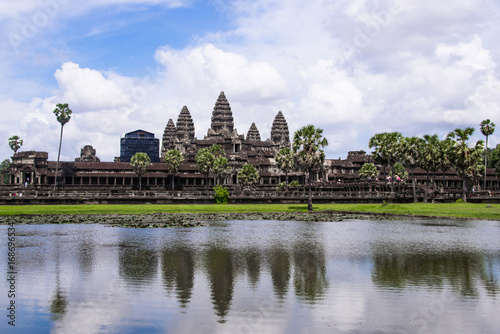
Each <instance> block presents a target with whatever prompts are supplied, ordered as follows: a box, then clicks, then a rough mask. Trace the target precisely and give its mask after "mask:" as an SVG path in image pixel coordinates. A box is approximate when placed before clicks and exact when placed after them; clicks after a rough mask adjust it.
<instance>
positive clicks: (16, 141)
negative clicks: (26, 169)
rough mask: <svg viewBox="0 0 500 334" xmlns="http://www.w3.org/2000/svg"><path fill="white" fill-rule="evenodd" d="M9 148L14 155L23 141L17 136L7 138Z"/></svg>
mask: <svg viewBox="0 0 500 334" xmlns="http://www.w3.org/2000/svg"><path fill="white" fill-rule="evenodd" d="M9 146H10V148H11V149H12V151H14V154H16V153H17V151H18V150H19V149H20V148H21V146H23V140H22V139H21V138H20V137H19V136H12V137H10V138H9Z"/></svg>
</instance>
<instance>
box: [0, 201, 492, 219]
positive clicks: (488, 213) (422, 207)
mask: <svg viewBox="0 0 500 334" xmlns="http://www.w3.org/2000/svg"><path fill="white" fill-rule="evenodd" d="M314 210H315V211H325V210H333V211H351V212H373V213H390V214H402V215H407V214H411V215H424V216H439V217H461V218H475V219H494V220H500V204H491V207H487V204H472V203H451V204H430V203H411V204H389V205H386V206H382V205H381V204H314ZM297 211H307V205H306V204H295V205H290V204H241V205H240V204H226V205H215V204H213V205H203V204H200V205H153V204H135V205H108V204H97V205H91V204H89V205H23V206H15V205H12V206H8V205H5V206H0V216H2V215H20V214H147V213H155V212H173V213H175V212H177V213H189V212H192V213H197V212H203V213H210V212H214V213H215V212H297Z"/></svg>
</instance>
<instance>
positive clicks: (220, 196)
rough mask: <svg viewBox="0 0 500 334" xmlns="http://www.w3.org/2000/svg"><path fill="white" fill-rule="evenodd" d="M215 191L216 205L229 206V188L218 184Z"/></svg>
mask: <svg viewBox="0 0 500 334" xmlns="http://www.w3.org/2000/svg"><path fill="white" fill-rule="evenodd" d="M214 190H215V194H214V198H215V204H227V203H228V198H229V192H228V191H227V188H225V187H223V186H221V185H220V184H218V185H216V186H215V187H214Z"/></svg>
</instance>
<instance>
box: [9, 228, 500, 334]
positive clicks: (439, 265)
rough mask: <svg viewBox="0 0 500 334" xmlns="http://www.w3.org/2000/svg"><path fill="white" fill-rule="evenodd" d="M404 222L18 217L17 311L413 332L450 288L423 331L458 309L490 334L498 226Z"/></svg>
mask: <svg viewBox="0 0 500 334" xmlns="http://www.w3.org/2000/svg"><path fill="white" fill-rule="evenodd" d="M399 224H400V225H398V223H397V222H382V223H380V222H369V221H368V222H344V223H315V224H312V223H300V222H272V223H271V222H265V223H263V222H244V223H243V222H229V223H227V224H222V225H221V226H212V227H206V228H195V229H165V230H155V231H154V232H151V230H125V229H117V228H108V227H104V226H96V225H94V226H83V225H81V226H80V225H76V226H45V227H44V226H22V227H18V229H19V230H20V233H19V235H20V237H19V245H21V246H20V247H19V248H18V253H17V258H18V272H19V273H20V274H19V275H20V277H19V282H23V283H19V284H20V286H19V287H18V289H19V290H20V291H23V293H24V295H25V296H31V297H30V298H32V300H29V299H25V300H19V303H20V307H24V309H25V310H29V311H25V312H33V315H28V316H26V317H25V319H29V318H30V317H31V318H34V317H40V318H43V317H46V318H47V319H50V321H49V320H46V321H49V322H47V325H46V327H43V326H40V323H38V324H37V325H36V326H38V327H36V326H34V327H33V328H28V329H27V331H28V332H30V331H31V332H35V333H36V332H40V333H44V332H49V331H50V330H52V331H53V332H54V333H58V332H65V331H66V332H74V333H78V332H99V333H123V332H134V328H135V330H139V329H141V330H146V329H147V330H146V331H150V332H165V331H168V332H174V333H175V332H200V331H205V332H207V333H215V332H217V333H218V332H262V331H271V329H272V331H273V332H289V331H291V332H297V331H299V330H298V328H302V329H304V331H312V330H314V331H317V332H335V329H336V330H338V331H340V332H373V331H375V332H377V331H379V332H387V331H390V332H397V331H400V332H405V331H406V332H415V331H418V330H421V329H422V328H416V327H412V326H414V324H416V323H417V324H418V323H422V321H420V320H421V319H420V318H418V317H419V316H420V313H419V312H420V310H422V309H424V310H425V308H426V307H427V308H428V307H429V305H433V304H429V303H432V301H433V300H439V298H440V296H442V295H443V293H446V294H449V295H453V296H454V298H448V299H447V300H449V301H450V302H448V304H447V305H448V306H447V307H449V305H453V312H451V311H450V312H449V314H446V312H445V311H443V312H442V313H443V314H444V315H442V314H438V315H437V316H434V317H433V318H432V321H433V322H432V323H431V322H429V318H422V319H424V320H426V321H428V322H427V323H426V326H427V327H426V328H427V329H429V330H431V331H439V329H440V328H446V327H447V326H451V325H450V324H451V323H453V321H456V318H457V317H458V316H459V317H463V318H464V319H466V321H467V326H469V327H468V329H469V331H470V332H474V331H478V330H479V331H484V330H486V331H490V332H495V330H496V329H498V322H496V321H497V320H495V319H496V318H494V317H493V316H492V314H496V313H497V311H498V309H499V307H500V298H498V297H499V296H500V285H499V279H500V229H498V226H497V225H495V224H494V223H488V222H484V224H475V225H474V227H471V226H469V225H467V224H465V223H464V224H461V225H457V226H452V225H446V224H444V225H443V224H439V223H438V222H437V223H435V224H434V225H432V224H429V223H425V224H418V223H411V222H410V223H408V222H401V223H399ZM401 224H403V225H401ZM465 229H467V233H464V230H465ZM4 242H5V240H1V239H0V247H1V249H2V251H3V252H4V249H5V243H4ZM33 259H36V261H35V260H33ZM1 266H3V267H1V268H3V270H4V272H5V273H7V268H6V267H5V265H4V264H1ZM28 281H29V282H30V283H31V285H30V284H25V283H24V282H28ZM4 284H5V282H4ZM23 284H24V285H23ZM5 291H6V290H5ZM2 298H5V297H2ZM429 300H430V302H429ZM1 301H2V302H4V300H3V299H2V300H1ZM472 301H474V302H476V304H469V302H472ZM478 301H481V303H478ZM22 303H24V304H22ZM21 305H24V306H21ZM30 305H42V306H41V309H36V308H31V307H30ZM478 305H480V307H481V309H478V308H477V307H479V306H478ZM478 312H481V319H476V318H475V317H476V315H477V313H478ZM415 314H416V315H415ZM381 319H384V320H381ZM410 319H412V320H415V321H413V322H412V321H410ZM485 321H486V324H485ZM4 325H5V324H0V332H3V329H5V328H4V327H1V326H4ZM36 328H40V329H39V330H37V329H36ZM130 328H132V329H130ZM306 329H307V330H306Z"/></svg>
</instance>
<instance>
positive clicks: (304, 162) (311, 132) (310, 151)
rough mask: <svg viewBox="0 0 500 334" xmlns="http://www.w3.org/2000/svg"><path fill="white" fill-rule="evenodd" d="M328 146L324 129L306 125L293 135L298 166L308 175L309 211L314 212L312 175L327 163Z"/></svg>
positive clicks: (293, 146)
mask: <svg viewBox="0 0 500 334" xmlns="http://www.w3.org/2000/svg"><path fill="white" fill-rule="evenodd" d="M327 145H328V140H327V139H326V138H324V137H323V129H320V128H316V127H314V125H311V124H309V125H306V126H304V127H302V128H300V129H298V130H297V131H295V133H294V135H293V145H292V148H293V153H294V155H295V157H296V162H297V166H299V167H301V168H302V169H303V170H304V171H306V172H307V175H308V183H309V198H308V201H307V210H308V211H312V210H313V207H312V173H313V171H315V170H317V169H320V168H321V167H322V166H323V163H324V162H325V152H324V151H323V148H324V147H325V146H327Z"/></svg>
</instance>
